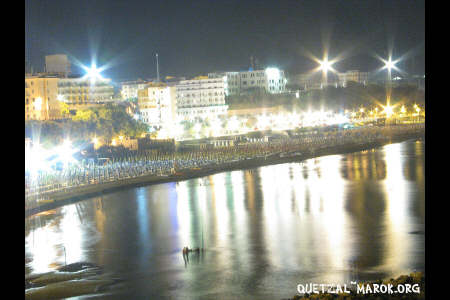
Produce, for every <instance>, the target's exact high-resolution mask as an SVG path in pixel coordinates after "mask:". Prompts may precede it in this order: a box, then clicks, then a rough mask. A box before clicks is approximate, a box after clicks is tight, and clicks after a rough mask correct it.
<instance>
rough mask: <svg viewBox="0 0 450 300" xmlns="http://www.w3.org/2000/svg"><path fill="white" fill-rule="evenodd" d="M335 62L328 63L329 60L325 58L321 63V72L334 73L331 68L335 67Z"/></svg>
mask: <svg viewBox="0 0 450 300" xmlns="http://www.w3.org/2000/svg"><path fill="white" fill-rule="evenodd" d="M333 63H334V62H332V61H328V58H325V59H324V60H322V61H319V65H320V67H319V70H322V71H324V72H328V71H332V70H333V68H332V67H331V66H332V65H333Z"/></svg>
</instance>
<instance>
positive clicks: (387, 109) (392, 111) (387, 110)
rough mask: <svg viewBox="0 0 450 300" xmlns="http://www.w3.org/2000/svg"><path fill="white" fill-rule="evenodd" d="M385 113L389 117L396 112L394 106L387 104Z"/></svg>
mask: <svg viewBox="0 0 450 300" xmlns="http://www.w3.org/2000/svg"><path fill="white" fill-rule="evenodd" d="M384 113H385V114H386V117H387V118H389V117H390V116H391V115H392V114H393V113H394V108H393V107H392V106H390V105H389V104H387V105H386V106H385V107H384Z"/></svg>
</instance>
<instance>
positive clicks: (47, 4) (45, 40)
mask: <svg viewBox="0 0 450 300" xmlns="http://www.w3.org/2000/svg"><path fill="white" fill-rule="evenodd" d="M424 43H425V1H415V0H386V1H384V0H383V1H381V0H380V1H371V0H358V1H352V0H345V1H343V0H342V1H338V0H335V1H318V0H311V1H300V0H299V1H263V0H260V1H251V0H245V1H213V0H210V1H198V0H196V1H150V0H148V1H132V0H128V1H127V0H98V1H97V0H78V1H54V0H49V1H47V0H38V1H37V0H26V1H25V59H26V60H28V61H30V62H31V63H32V65H33V67H34V68H35V69H38V70H42V69H43V65H44V56H45V55H48V54H60V53H65V54H68V55H69V56H70V57H71V58H72V57H74V58H76V59H78V60H79V61H81V62H82V63H84V64H86V65H88V64H90V61H91V58H92V57H96V60H97V65H98V66H102V65H104V64H106V63H108V64H110V65H111V67H110V68H109V69H107V70H105V71H104V72H103V75H104V76H105V77H110V78H113V79H114V80H122V79H136V78H139V77H140V78H151V77H156V61H155V53H158V54H159V66H160V73H161V76H166V75H175V76H193V75H199V74H207V73H208V72H212V71H234V70H244V69H248V67H249V65H250V56H254V57H256V58H257V59H258V61H259V62H260V64H261V65H262V66H263V67H266V66H279V67H280V68H283V69H285V70H287V71H288V72H290V73H303V72H307V71H309V70H311V69H313V68H315V67H316V63H314V62H313V61H311V60H310V59H309V58H307V57H306V56H305V53H307V52H310V53H312V54H313V55H315V56H316V57H318V58H322V54H323V51H324V47H325V46H326V45H328V48H329V57H330V58H333V57H335V56H337V55H341V54H345V55H344V58H345V59H343V60H342V61H340V62H338V63H336V64H335V65H334V67H335V69H337V70H338V71H346V70H348V69H359V70H362V71H373V70H375V69H377V68H379V67H380V66H381V65H382V64H381V62H379V61H378V60H377V59H375V58H374V54H375V53H376V54H378V55H380V56H382V57H386V56H387V53H388V49H389V48H392V49H393V57H394V58H397V57H400V56H402V55H404V54H406V53H409V54H408V55H407V57H406V58H405V59H404V61H402V63H401V64H399V65H398V66H399V67H400V68H402V69H403V70H405V71H407V72H409V73H423V72H424V68H425V67H424V65H425V57H424V52H425V50H424ZM73 69H74V70H75V67H73Z"/></svg>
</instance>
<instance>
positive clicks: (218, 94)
mask: <svg viewBox="0 0 450 300" xmlns="http://www.w3.org/2000/svg"><path fill="white" fill-rule="evenodd" d="M222 95H223V92H215V93H214V94H213V93H208V94H206V93H203V94H202V93H198V94H195V93H192V94H185V95H184V94H181V95H180V97H191V96H192V97H199V96H222ZM177 98H179V97H178V95H177Z"/></svg>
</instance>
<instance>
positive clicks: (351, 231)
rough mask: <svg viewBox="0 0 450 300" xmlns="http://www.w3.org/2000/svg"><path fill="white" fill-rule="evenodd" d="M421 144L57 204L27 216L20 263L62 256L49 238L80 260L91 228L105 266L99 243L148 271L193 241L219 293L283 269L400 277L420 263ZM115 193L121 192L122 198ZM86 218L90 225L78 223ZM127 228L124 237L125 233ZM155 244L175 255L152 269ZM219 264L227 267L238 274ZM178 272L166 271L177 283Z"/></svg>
mask: <svg viewBox="0 0 450 300" xmlns="http://www.w3.org/2000/svg"><path fill="white" fill-rule="evenodd" d="M422 147H423V145H422V144H420V143H419V144H418V143H415V144H411V143H401V144H392V145H387V146H384V147H382V148H380V149H374V150H369V151H364V152H358V153H351V154H345V155H332V156H325V157H320V158H313V159H308V160H306V161H303V162H298V163H289V164H279V165H273V166H265V167H261V168H257V169H252V170H243V171H233V172H226V173H221V174H215V175H211V176H208V177H204V178H199V179H193V180H187V181H181V182H178V183H176V184H175V183H169V184H162V185H157V186H149V187H145V188H139V189H135V190H130V191H129V192H123V193H125V194H117V195H119V196H115V197H116V198H117V199H116V198H114V197H112V196H111V197H110V196H104V197H103V198H95V199H94V201H91V200H88V201H83V202H80V203H77V204H73V205H68V206H65V207H63V208H61V209H60V210H59V214H57V215H56V216H50V217H49V216H40V217H38V218H36V219H38V220H44V219H45V218H50V220H51V221H49V222H46V223H44V222H43V223H42V224H41V225H39V226H38V225H34V227H33V228H34V229H31V230H28V229H29V228H28V229H27V232H26V237H25V239H26V251H27V253H29V254H28V255H30V256H32V257H33V261H32V262H31V263H30V267H31V268H32V269H33V270H34V272H45V271H48V270H49V269H51V267H49V266H51V264H54V263H55V262H57V263H60V264H61V263H63V262H64V253H63V252H61V249H62V248H61V245H64V246H65V247H66V249H67V262H68V263H70V262H75V261H81V260H83V259H85V252H84V250H86V248H89V247H91V248H93V247H92V246H89V245H92V244H93V243H94V242H92V241H91V242H90V244H89V243H87V242H88V241H89V240H91V239H92V235H93V232H94V231H96V232H97V233H99V234H100V235H101V238H100V239H99V241H98V243H97V244H96V247H97V248H98V249H97V248H96V249H95V251H97V252H98V253H101V254H98V255H97V257H96V259H97V262H101V263H105V264H106V263H107V262H111V261H114V259H115V257H114V256H112V254H108V253H107V252H106V251H105V249H106V248H112V249H114V251H119V250H120V251H125V250H123V249H121V247H123V248H125V247H128V248H133V247H134V248H133V249H134V250H133V251H135V252H132V253H133V255H135V254H137V255H136V256H137V258H134V257H130V256H127V257H125V258H123V260H124V261H127V260H133V259H136V260H138V261H139V263H140V264H143V265H145V266H146V267H148V268H149V269H150V266H152V268H156V269H152V271H153V272H157V271H158V268H163V269H166V268H169V267H172V268H177V267H178V266H179V265H178V264H180V263H183V261H182V259H181V258H179V257H178V256H179V252H178V251H181V248H182V247H184V246H189V247H191V248H192V247H202V246H204V247H205V248H206V249H208V251H210V252H208V255H210V256H211V257H214V262H211V263H210V264H209V265H207V266H206V267H205V268H209V269H211V270H213V271H214V273H217V275H214V276H221V277H220V278H221V280H220V283H217V282H216V286H217V287H220V288H225V287H226V285H227V283H226V280H225V279H227V280H235V281H236V280H237V281H239V280H241V279H242V278H244V279H245V280H247V282H250V283H251V284H261V282H262V283H263V284H264V283H265V282H266V281H270V280H275V279H274V276H279V278H280V281H279V282H278V281H277V282H278V283H279V284H281V283H280V282H282V281H283V280H284V279H285V278H286V277H285V276H288V275H286V274H293V275H292V276H293V277H292V278H294V277H295V278H297V279H295V280H297V281H298V276H300V274H313V275H302V276H310V277H311V276H317V278H319V277H320V280H321V281H320V282H346V281H347V280H348V279H349V276H350V275H349V274H350V273H351V272H352V271H353V269H354V268H357V269H358V270H359V271H360V272H372V271H378V272H381V273H383V274H397V273H398V272H404V271H405V270H409V269H410V268H411V266H413V265H419V266H420V265H423V263H422V262H421V261H423V259H424V258H423V245H421V244H419V243H421V242H423V236H411V235H410V234H409V232H411V231H414V230H422V229H423V221H424V170H423V164H424V162H423V150H422ZM411 161H412V162H411ZM407 162H408V163H407ZM123 195H126V196H127V197H128V198H127V199H122V198H123V197H124V196H123ZM89 212H91V215H89ZM90 218H92V227H93V228H92V229H89V228H90V227H89V226H88V224H89V222H86V220H85V219H87V220H90ZM85 222H86V223H85ZM122 223H123V224H122ZM121 226H123V227H124V228H126V230H127V231H126V232H125V233H121V234H122V235H124V236H126V237H127V238H129V240H127V241H129V242H130V243H131V244H129V245H123V242H122V240H121V238H123V237H122V236H120V234H116V232H115V231H114V230H117V228H122V227H121ZM112 228H114V229H112ZM89 230H91V231H89ZM133 233H136V234H135V235H136V236H135V237H133V236H132V237H129V236H130V235H132V234H133ZM117 236H119V237H117ZM33 237H34V239H33ZM133 238H135V239H137V241H134V240H133ZM94 240H95V238H94ZM33 241H34V242H35V243H34V245H33ZM134 242H135V243H134ZM157 251H161V252H169V253H172V252H173V251H176V254H174V256H173V257H177V258H176V259H174V258H171V259H167V258H164V260H161V259H160V258H158V259H156V260H153V261H156V262H152V263H153V265H152V264H151V263H150V258H149V257H152V255H155V252H157ZM124 253H127V252H124ZM108 255H109V256H108ZM414 255H415V256H414ZM107 258H108V259H107ZM167 265H169V266H167ZM183 268H184V265H183ZM188 270H189V271H188V272H191V273H189V274H190V275H189V276H191V277H186V278H194V279H195V278H197V277H198V276H200V275H198V274H196V273H195V270H194V269H189V268H188ZM227 270H228V271H230V272H231V271H233V270H234V271H236V272H238V273H237V274H239V279H236V278H235V277H233V275H232V274H231V273H227ZM183 274H184V273H183ZM273 274H278V275H273ZM183 276H184V275H182V274H179V275H177V278H178V279H179V280H184V279H185V277H183ZM211 276H212V275H211ZM289 276H290V275H289ZM388 276H389V275H388ZM292 278H291V279H292ZM303 278H304V277H303ZM291 279H289V280H291ZM311 279H313V278H311ZM296 284H298V282H296Z"/></svg>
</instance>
